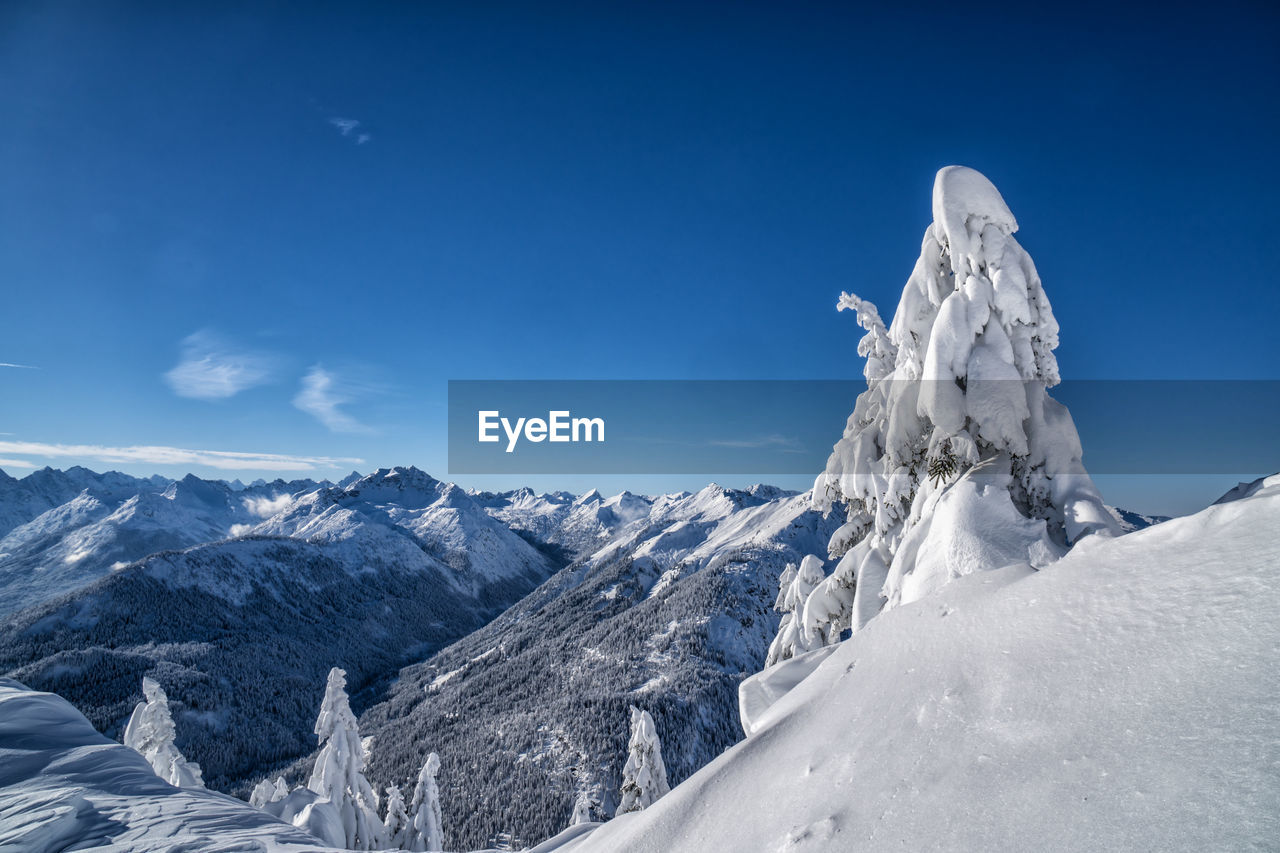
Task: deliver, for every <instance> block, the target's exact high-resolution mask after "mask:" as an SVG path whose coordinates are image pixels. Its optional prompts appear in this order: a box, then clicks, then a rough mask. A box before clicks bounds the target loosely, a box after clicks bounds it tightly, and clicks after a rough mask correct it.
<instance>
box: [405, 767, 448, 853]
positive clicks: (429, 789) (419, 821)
mask: <svg viewBox="0 0 1280 853" xmlns="http://www.w3.org/2000/svg"><path fill="white" fill-rule="evenodd" d="M439 772H440V756H438V755H436V754H435V753H434V752H432V753H430V754H428V755H427V760H426V761H424V762H422V770H420V771H419V772H418V784H417V787H415V788H414V789H413V803H412V809H413V819H412V820H411V821H410V823H409V829H408V832H407V833H406V834H405V840H406V843H405V845H404V849H405V850H414V851H424V850H443V849H444V829H443V822H442V820H441V817H440V786H439V785H438V784H437V783H436V774H437V773H439Z"/></svg>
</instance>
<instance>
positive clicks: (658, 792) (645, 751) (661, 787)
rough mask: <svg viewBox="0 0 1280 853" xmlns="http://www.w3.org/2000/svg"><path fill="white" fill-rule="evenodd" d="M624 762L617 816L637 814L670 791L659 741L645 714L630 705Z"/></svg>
mask: <svg viewBox="0 0 1280 853" xmlns="http://www.w3.org/2000/svg"><path fill="white" fill-rule="evenodd" d="M627 751H628V755H627V763H626V766H625V767H623V768H622V801H621V802H620V803H619V804H618V812H617V813H618V814H625V813H626V812H638V811H640V810H641V809H645V808H648V807H649V806H651V805H653V803H654V801H655V800H657V799H658V798H659V797H661V796H662V795H663V794H665V793H667V792H668V791H669V790H671V789H670V788H669V787H667V767H666V765H665V764H663V762H662V741H660V740H659V739H658V730H657V728H656V727H655V726H654V724H653V717H651V716H649V712H648V711H642V710H640V709H639V708H637V707H635V706H634V705H633V706H631V742H630V743H629V744H628V745H627Z"/></svg>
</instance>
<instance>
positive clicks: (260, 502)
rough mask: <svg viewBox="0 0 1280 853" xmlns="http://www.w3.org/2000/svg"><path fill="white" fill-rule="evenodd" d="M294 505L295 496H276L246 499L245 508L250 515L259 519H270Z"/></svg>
mask: <svg viewBox="0 0 1280 853" xmlns="http://www.w3.org/2000/svg"><path fill="white" fill-rule="evenodd" d="M292 504H293V495H276V496H275V497H274V498H265V497H264V498H245V499H244V508H245V509H247V510H249V514H250V515H256V516H257V517H258V518H270V517H271V516H273V515H275V514H276V513H277V512H281V511H283V510H286V509H288V508H289V507H290V506H291V505H292Z"/></svg>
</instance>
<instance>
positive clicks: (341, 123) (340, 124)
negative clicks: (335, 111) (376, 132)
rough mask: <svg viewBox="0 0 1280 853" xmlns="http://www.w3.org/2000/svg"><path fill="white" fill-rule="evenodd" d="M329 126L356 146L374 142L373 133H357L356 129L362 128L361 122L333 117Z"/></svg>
mask: <svg viewBox="0 0 1280 853" xmlns="http://www.w3.org/2000/svg"><path fill="white" fill-rule="evenodd" d="M329 124H331V125H333V126H334V127H336V128H337V129H338V133H341V134H342V135H343V136H344V137H346V138H348V139H351V140H353V141H354V142H355V144H356V145H364V144H365V143H366V142H370V141H372V140H373V134H372V133H364V132H361V133H356V129H357V128H359V127H360V121H359V120H358V119H354V118H342V117H341V116H332V117H331V118H330V119H329Z"/></svg>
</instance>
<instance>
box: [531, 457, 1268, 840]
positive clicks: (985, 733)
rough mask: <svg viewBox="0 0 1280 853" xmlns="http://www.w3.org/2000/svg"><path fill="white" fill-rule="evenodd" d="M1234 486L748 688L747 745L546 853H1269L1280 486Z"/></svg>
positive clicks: (960, 589)
mask: <svg viewBox="0 0 1280 853" xmlns="http://www.w3.org/2000/svg"><path fill="white" fill-rule="evenodd" d="M1225 497H1230V498H1232V500H1230V501H1228V502H1226V503H1220V504H1217V505H1215V506H1212V507H1210V508H1209V509H1206V510H1204V511H1202V512H1200V513H1198V514H1196V515H1194V516H1189V517H1186V518H1179V519H1174V520H1172V521H1167V522H1164V523H1162V524H1159V525H1156V526H1153V527H1151V528H1150V529H1147V530H1142V531H1138V532H1136V533H1132V534H1129V535H1126V536H1122V537H1118V538H1115V539H1109V540H1108V539H1102V538H1095V539H1093V540H1090V541H1088V542H1085V543H1082V544H1081V545H1079V546H1077V547H1076V548H1075V549H1073V550H1072V552H1071V553H1069V554H1067V555H1066V556H1065V557H1063V558H1062V559H1061V560H1059V561H1058V562H1056V563H1055V564H1054V565H1052V566H1051V567H1049V568H1046V569H1045V570H1043V571H1040V572H1033V571H1031V570H1030V569H1029V567H1027V566H1025V565H1023V566H1017V565H1014V566H1009V567H1007V568H1003V569H999V570H995V571H991V572H980V573H976V574H973V575H969V576H966V577H963V578H960V579H957V580H956V581H954V582H953V583H952V584H950V585H948V586H947V587H945V588H943V589H941V590H939V591H938V592H936V593H934V594H932V595H929V596H927V597H925V598H922V599H921V600H919V601H916V602H913V603H911V604H907V605H904V606H902V607H900V608H898V609H896V610H890V611H886V612H884V613H882V614H881V615H879V616H877V617H876V618H875V619H874V620H872V621H871V622H870V623H869V624H868V625H867V626H866V627H865V628H864V629H862V630H861V631H859V632H858V633H856V634H855V635H854V636H853V637H852V638H851V639H849V640H847V641H845V642H844V643H841V644H839V645H838V646H832V647H828V648H824V649H822V650H819V651H818V652H811V653H809V655H807V656H804V657H800V658H796V659H794V660H792V661H788V662H786V663H784V664H781V665H780V666H779V667H775V668H772V669H770V670H768V671H766V672H764V673H762V674H761V675H759V676H756V677H754V678H753V679H751V680H750V681H748V682H746V684H744V687H743V696H744V697H754V698H755V699H757V700H758V699H760V697H762V696H768V697H770V700H771V701H768V702H757V703H756V704H755V705H754V706H753V707H751V708H750V709H749V710H748V712H747V713H746V714H744V716H745V717H746V718H747V720H748V723H749V724H750V725H751V726H752V728H753V730H754V734H752V735H751V736H750V737H749V738H747V740H746V741H745V742H744V743H742V744H740V745H738V746H736V747H734V748H732V749H730V750H729V751H728V752H726V753H725V754H723V755H721V756H720V757H719V758H717V759H716V760H715V761H713V762H711V763H710V764H708V765H707V766H706V767H704V768H702V770H700V771H699V772H698V773H696V774H695V775H694V776H692V777H691V778H689V779H688V780H686V781H685V782H684V784H682V785H680V786H679V787H677V788H675V789H674V790H673V791H672V792H671V793H670V794H669V795H667V796H666V797H664V798H662V799H661V800H659V801H658V802H657V803H656V804H654V806H652V807H651V808H649V809H646V810H644V811H643V812H639V813H635V814H629V815H623V816H620V817H618V818H615V819H614V820H612V821H610V822H608V823H606V824H604V825H602V826H600V827H598V828H596V829H594V831H589V830H587V829H584V828H582V827H577V828H575V831H573V832H569V833H565V834H564V835H563V836H562V837H560V838H559V839H556V840H555V841H553V842H549V843H548V844H547V845H545V846H543V847H539V848H538V851H539V853H551V851H557V853H597V851H600V853H604V851H607V853H632V851H634V852H635V853H641V851H653V853H657V851H662V853H680V851H699V853H700V851H704V850H797V851H800V850H814V851H819V850H850V849H864V848H865V849H868V850H878V849H884V848H887V847H894V848H899V847H901V848H903V849H915V850H919V849H947V850H1085V849H1108V850H1188V851H1191V850H1262V849H1268V848H1270V847H1272V846H1273V845H1274V841H1275V839H1276V838H1277V837H1280V778H1278V777H1277V774H1276V766H1275V760H1274V759H1275V751H1274V749H1272V748H1270V747H1269V746H1267V745H1273V744H1275V743H1276V742H1277V739H1278V738H1280V725H1278V723H1277V717H1276V714H1275V708H1276V707H1277V705H1278V704H1280V680H1278V679H1277V678H1276V674H1275V649H1276V647H1277V645H1278V644H1280V622H1278V621H1277V620H1276V618H1275V614H1276V613H1277V612H1280V543H1278V542H1277V540H1276V537H1275V530H1276V527H1277V520H1278V519H1280V477H1272V478H1268V479H1266V480H1262V481H1258V482H1257V483H1255V484H1249V485H1248V486H1246V487H1245V488H1242V489H1238V490H1235V493H1234V494H1231V495H1229V496H1225ZM788 668H790V669H792V670H794V671H792V672H787V671H786V670H787V669H788ZM770 681H773V682H775V685H774V687H776V689H771V687H770V684H769V682H770ZM762 682H763V684H762ZM788 682H789V684H788ZM658 723H659V728H661V725H662V723H661V720H659V721H658ZM664 747H665V741H664ZM674 748H675V749H678V748H679V747H678V746H675V747H674Z"/></svg>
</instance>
